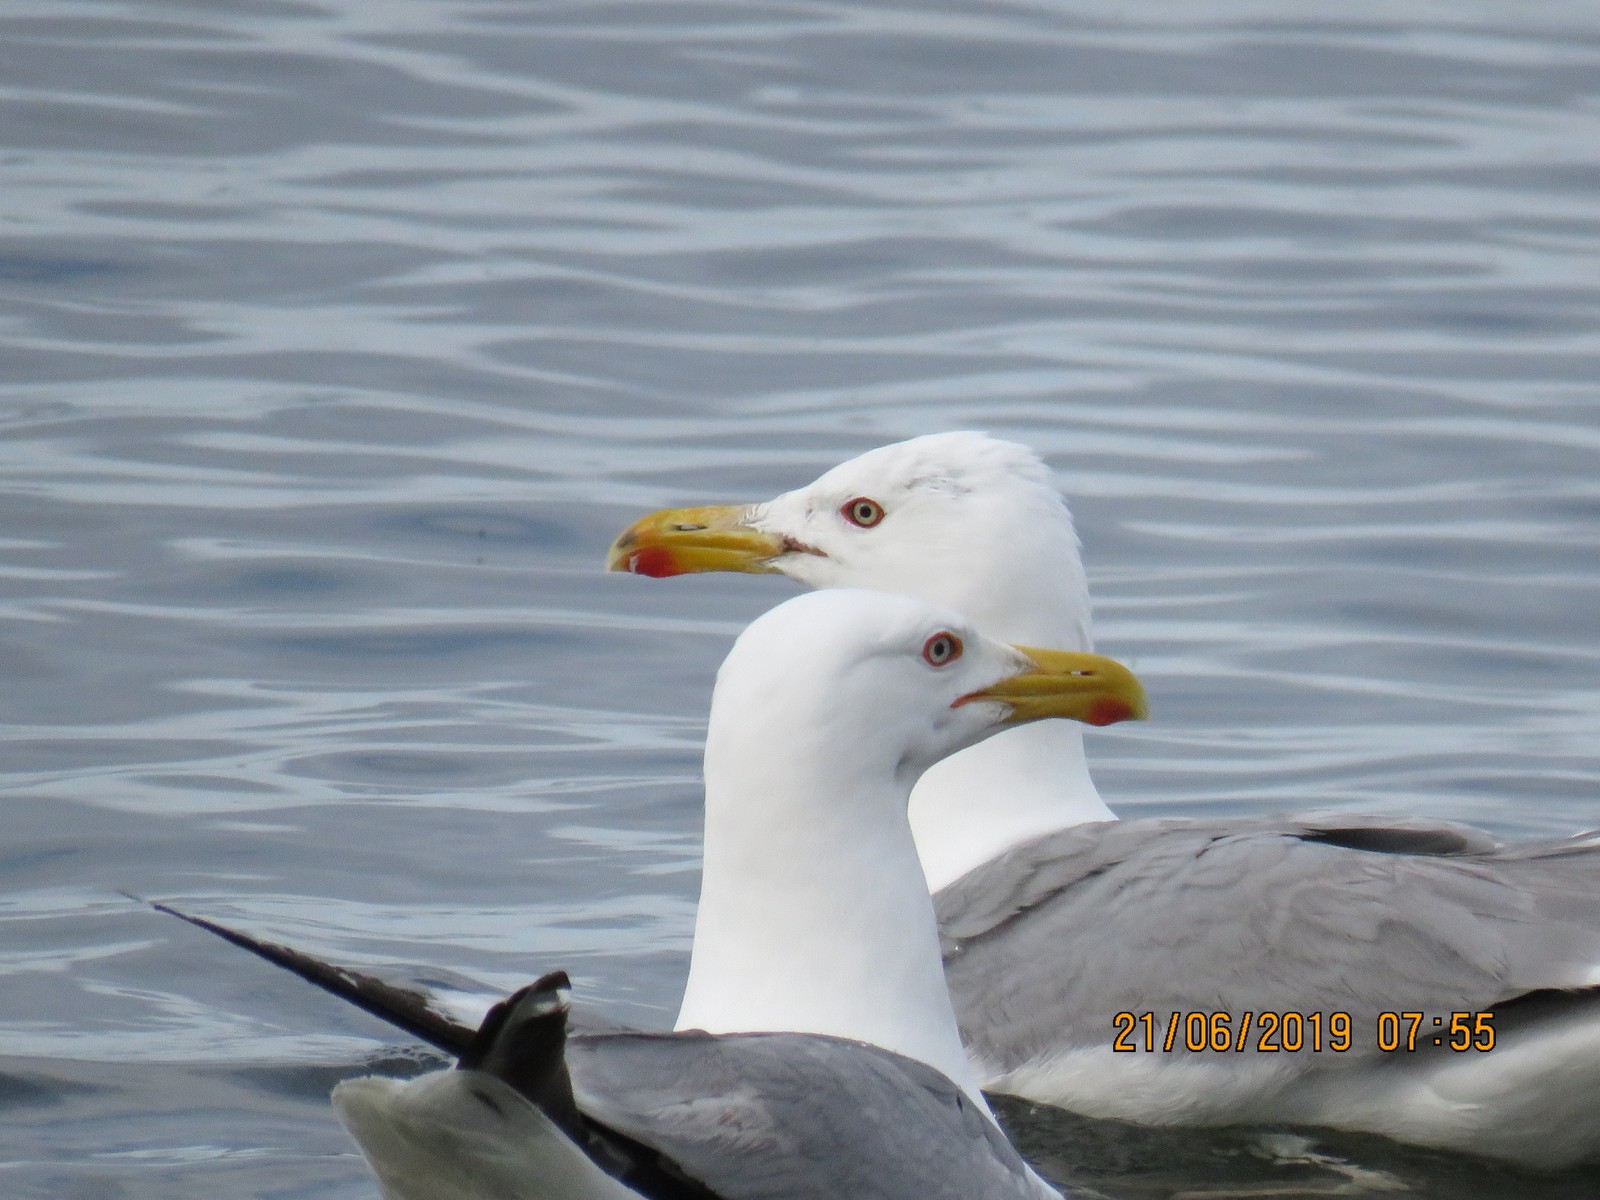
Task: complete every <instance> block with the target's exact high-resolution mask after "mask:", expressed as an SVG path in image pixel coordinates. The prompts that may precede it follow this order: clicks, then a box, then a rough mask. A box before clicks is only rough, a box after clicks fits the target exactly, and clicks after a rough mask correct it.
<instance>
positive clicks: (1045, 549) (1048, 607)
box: [911, 492, 1117, 892]
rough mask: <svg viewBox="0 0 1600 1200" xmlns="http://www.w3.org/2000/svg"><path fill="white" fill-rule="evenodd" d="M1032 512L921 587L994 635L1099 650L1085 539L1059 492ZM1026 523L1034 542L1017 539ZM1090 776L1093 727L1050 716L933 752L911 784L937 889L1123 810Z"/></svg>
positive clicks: (920, 842)
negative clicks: (1013, 851) (1082, 553)
mask: <svg viewBox="0 0 1600 1200" xmlns="http://www.w3.org/2000/svg"><path fill="white" fill-rule="evenodd" d="M1034 503H1035V506H1036V508H1035V514H1034V519H1032V520H1027V521H1019V520H1010V519H1008V520H1007V522H1006V523H1004V524H1002V525H1001V526H998V527H996V528H995V529H993V530H990V531H989V536H988V537H987V538H982V537H975V538H974V539H973V541H974V545H976V546H980V547H987V548H988V549H989V550H991V551H993V553H992V554H990V555H989V556H988V557H986V558H983V557H980V559H978V560H977V561H974V562H969V563H968V564H966V569H965V570H944V571H940V572H939V573H938V574H937V575H935V576H933V577H925V578H924V579H923V582H922V586H919V587H918V588H917V589H915V591H916V593H917V594H918V595H922V596H924V597H926V598H927V599H930V600H933V601H935V602H936V603H940V604H945V605H948V606H949V607H951V608H954V609H955V610H956V611H957V612H959V613H961V614H962V615H963V616H964V617H966V618H967V619H968V620H969V621H971V622H972V623H973V624H974V625H976V626H977V627H978V628H979V629H981V630H983V632H984V633H986V634H988V635H989V636H990V637H994V638H999V639H1000V640H1002V641H1006V642H1012V643H1017V644H1021V645H1026V646H1049V647H1055V648H1057V649H1061V650H1083V651H1090V650H1093V649H1094V639H1093V637H1092V635H1091V633H1090V611H1089V585H1088V581H1087V579H1086V578H1085V576H1084V572H1083V560H1082V559H1081V558H1080V557H1079V555H1078V538H1077V535H1076V533H1074V532H1073V528H1072V520H1071V518H1070V517H1069V516H1068V515H1067V511H1066V508H1065V506H1064V505H1063V504H1062V502H1061V500H1060V498H1059V497H1058V496H1056V495H1055V494H1054V493H1053V492H1042V493H1040V494H1039V495H1037V496H1036V497H1035V500H1034ZM1018 529H1026V530H1028V532H1029V535H1030V538H1031V541H1030V542H1029V543H1028V544H1026V545H1012V544H1010V543H1009V542H1008V540H1007V539H1008V538H1011V537H1015V536H1016V531H1017V530H1018ZM1116 819H1117V814H1116V813H1114V812H1112V811H1111V810H1110V809H1109V808H1107V807H1106V804H1105V801H1103V800H1101V799H1100V793H1099V792H1098V791H1097V790H1096V789H1095V786H1094V780H1093V779H1091V778H1090V777H1089V763H1088V760H1087V759H1086V758H1085V756H1084V751H1083V727H1082V726H1081V725H1075V724H1072V723H1070V722H1067V721H1041V722H1039V723H1037V724H1034V725H1025V726H1022V727H1020V728H1017V729H1008V730H1006V731H1004V732H1003V733H999V734H996V735H995V736H994V737H992V738H990V739H989V740H988V741H986V742H980V743H979V744H978V745H976V746H971V747H969V748H968V749H966V750H962V751H961V752H960V753H958V754H954V755H952V756H951V757H949V758H947V759H945V760H944V761H943V762H940V763H935V764H934V765H933V766H932V767H931V768H930V769H929V770H928V772H927V773H926V774H925V775H923V777H922V779H921V781H920V782H919V783H918V784H917V786H916V789H915V790H914V791H913V792H912V793H911V829H912V832H913V833H914V834H915V836H916V839H917V853H918V855H920V856H921V858H922V866H923V870H924V872H925V873H926V876H927V883H928V889H929V890H930V891H934V892H937V891H939V890H940V889H941V888H943V887H945V886H947V885H948V884H951V883H954V882H955V881H956V880H957V879H959V878H961V876H963V875H965V874H966V873H967V872H968V871H971V870H972V869H973V868H975V867H979V866H981V865H983V864H984V863H986V862H988V861H989V860H991V859H992V858H994V857H995V856H996V855H998V854H1000V853H1001V852H1003V851H1005V850H1009V849H1010V848H1011V847H1013V846H1015V845H1017V844H1018V843H1019V842H1023V841H1026V840H1028V839H1029V838H1033V837H1038V836H1040V835H1041V834H1046V833H1054V832H1055V831H1056V830H1058V829H1066V828H1068V827H1070V826H1073V825H1079V824H1082V823H1083V822H1085V821H1115V820H1116Z"/></svg>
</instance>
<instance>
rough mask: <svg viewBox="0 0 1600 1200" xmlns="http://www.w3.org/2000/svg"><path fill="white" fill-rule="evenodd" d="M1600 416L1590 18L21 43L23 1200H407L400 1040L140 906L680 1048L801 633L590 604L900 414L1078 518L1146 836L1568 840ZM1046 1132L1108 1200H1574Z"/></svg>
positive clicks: (624, 25) (70, 31)
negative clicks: (723, 808) (692, 939)
mask: <svg viewBox="0 0 1600 1200" xmlns="http://www.w3.org/2000/svg"><path fill="white" fill-rule="evenodd" d="M1597 379H1600V8H1596V6H1595V5H1594V4H1593V3H1592V0H1570V2H1561V0H1539V2H1536V3H1528V4H1518V5H1510V4H1494V3H1471V2H1467V0H1459V2H1455V3H1427V2H1418V3H1410V4H1395V3H1389V2H1382V3H1380V2H1377V0H1350V2H1347V3H1343V4H1339V5H1331V6H1330V5H1312V4H1309V3H1297V2H1295V0H1257V2H1249V0H1238V2H1233V3H1229V2H1225V0H1196V2H1195V3H1190V4H1185V5H1182V6H1177V5H1155V4H1151V5H1133V4H1127V3H1111V2H1109V0H1106V2H1102V3H1092V2H1085V3H1056V2H1052V0H1034V2H1031V3H1029V2H1025V0H1015V2H1010V3H985V2H982V0H960V2H950V3H931V2H927V0H919V3H916V4H907V5H905V6H903V7H891V6H888V5H877V4H866V3H825V2H821V0H783V2H772V0H720V2H715V3H697V4H689V3H684V4H678V3H669V2H664V0H657V2H648V3H646V2H639V3H618V4H608V3H599V2H581V0H580V2H574V3H569V4H553V3H522V2H510V0H499V2H481V3H466V2H458V0H387V2H385V3H381V4H379V3H367V2H365V0H296V2H290V0H228V2H222V0H186V2H180V0H171V2H168V3H160V2H157V0H123V2H117V0H10V2H9V3H8V4H6V5H5V7H4V10H3V12H0V488H3V493H0V577H3V579H4V587H3V589H0V685H3V686H0V720H3V721H4V728H3V737H4V746H3V758H0V786H3V787H4V790H5V797H4V802H3V809H0V1055H3V1056H4V1057H3V1060H0V1129H3V1130H4V1135H3V1137H0V1194H3V1195H6V1196H24V1197H50V1198H52V1200H98V1198H101V1197H107V1198H113V1200H190V1198H193V1200H201V1198H204V1200H215V1198H216V1197H219V1196H228V1197H245V1196H248V1197H277V1198H291V1197H292V1198H296V1200H336V1198H345V1197H371V1196H372V1195H373V1194H374V1189H373V1187H372V1185H371V1183H370V1182H369V1180H368V1177H367V1175H366V1172H365V1170H364V1168H363V1166H362V1164H361V1162H360V1160H359V1158H357V1157H356V1156H355V1155H354V1152H353V1149H352V1148H351V1146H350V1144H349V1143H348V1142H347V1141H346V1139H345V1137H344V1135H343V1133H342V1132H341V1131H340V1130H339V1129H338V1127H337V1126H336V1125H335V1123H334V1122H333V1120H332V1117H331V1115H330V1113H329V1111H328V1108H327V1104H326V1095H327V1091H328V1089H329V1087H330V1086H331V1085H332V1083H333V1082H334V1081H335V1080H336V1079H337V1078H339V1077H340V1076H342V1075H345V1074H350V1073H353V1072H355V1071H357V1070H359V1069H361V1067H362V1065H363V1064H365V1063H367V1062H368V1061H369V1060H371V1059H373V1058H375V1057H381V1056H383V1055H385V1054H388V1053H392V1051H393V1047H394V1046H395V1045H396V1042H395V1041H394V1040H392V1039H389V1038H386V1037H385V1036H384V1033H383V1031H382V1030H381V1029H380V1028H378V1027H376V1026H375V1025H374V1024H373V1023H372V1022H370V1021H368V1020H367V1019H365V1018H363V1017H361V1016H359V1015H357V1014H353V1013H348V1012H345V1011H342V1010H341V1009H340V1008H339V1007H337V1006H336V1005H334V1004H333V1003H332V1002H330V1001H328V1000H326V999H325V998H323V997H321V996H319V995H318V994H316V993H314V992H312V991H311V990H310V989H309V988H306V987H305V986H304V985H302V984H300V983H298V982H297V981H295V980H292V979H288V978H280V977H278V976H276V975H274V974H273V973H272V972H271V971H270V970H268V969H267V968H265V967H261V966H258V965H256V964H254V963H252V962H250V961H247V960H245V959H243V957H242V956H240V955H238V954H237V953H236V952H233V951H231V950H230V949H229V948H227V947H225V946H223V945H221V944H220V943H216V942H214V941H212V940H210V939H207V938H206V937H204V936H203V935H201V934H199V933H197V932H195V931H192V930H188V929H186V928H184V927H181V926H177V925H176V923H174V922H171V921H170V920H167V919H165V918H162V917H160V916H159V915H157V914H154V913H151V912H149V911H146V910H144V909H141V908H140V907H138V906H137V905H135V904H133V903H131V902H130V901H128V900H126V899H124V898H122V897H121V896H120V895H118V892H117V889H128V890H130V891H133V892H136V893H140V894H143V895H149V896H157V897H163V898H168V899H173V900H177V901H181V902H183V903H185V904H186V905H188V906H189V907H191V908H193V909H196V910H198V911H201V912H204V913H206V914H209V915H212V916H215V917H219V918H223V919H229V920H233V921H235V922H237V923H239V924H242V925H244V926H246V927H248V928H250V929H252V930H255V931H257V932H259V933H262V934H264V935H267V936H271V937H276V938H280V939H283V940H287V941H291V942H294V943H296V944H298V945H301V946H303V947H305V948H307V949H310V950H313V951H317V952H321V953H324V954H327V955H330V956H334V957H336V958H338V959H340V960H341V961H345V962H349V963H353V964H363V963H372V964H376V963H396V962H400V963H425V964H435V965H438V966H442V967H447V968H453V969H456V970H459V971H463V972H467V973H469V974H472V975H476V976H478V977H480V978H484V979H486V980H489V981H491V982H494V983H497V984H502V985H507V986H509V985H512V984H516V983H520V982H522V981H525V980H526V979H527V978H529V977H530V976H531V975H532V974H534V973H536V972H538V971H541V970H544V969H547V968H550V967H554V966H565V967H567V968H569V969H570V970H571V971H572V972H573V973H574V975H575V976H576V978H577V980H578V984H579V1001H580V1003H581V1004H583V1005H585V1006H588V1007H591V1008H593V1009H598V1010H601V1011H604V1012H606V1013H608V1014H610V1015H613V1016H617V1017H621V1018H624V1019H628V1020H632V1021H637V1022H642V1023H646V1024H651V1025H656V1024H662V1023H664V1022H666V1021H667V1020H669V1019H670V1016H671V1014H672V1012H673V1009H674V1007H675V999H676V994H677V989H678V986H679V983H680V980H681V977H682V973H683V970H684V965H685V951H686V947H687V941H688V936H689V931H690V927H691V922H692V915H693V900H694V896H695V891H696V868H697V861H696V860H697V844H698V842H697V830H698V817H697V812H696V803H697V790H696V773H697V748H698V743H699V739H700V735H701V730H702V727H703V714H704V710H705V706H706V701H707V696H708V691H709V685H710V681H711V676H712V672H713V670H714V669H715V666H716V663H717V662H718V661H719V659H720V657H721V655H722V653H723V652H724V650H725V648H726V646H727V644H728V642H729V639H730V638H731V637H732V635H733V634H734V633H736V632H737V630H738V629H739V628H740V627H741V626H742V624H743V623H744V622H745V621H747V620H748V619H749V618H750V617H751V616H752V615H753V614H755V613H756V612H758V611H760V610H761V609H763V608H764V607H766V606H769V605H771V604H772V603H774V602H776V601H777V600H778V599H780V598H782V597H784V596H786V595H788V594H790V590H791V589H790V588H789V587H788V585H786V584H784V583H783V582H782V581H780V580H776V579H770V578H750V577H726V576H722V577H704V578H688V579H680V580H673V581H670V582H666V583H655V582H652V581H648V580H642V579H637V578H631V577H624V576H616V575H611V576H608V575H605V574H602V573H601V571H600V569H599V564H600V560H601V556H602V554H603V552H604V549H605V547H606V545H607V543H608V542H609V540H610V538H611V537H612V535H613V534H614V533H615V532H616V531H617V530H618V529H619V528H620V527H621V526H622V525H623V524H625V523H626V522H627V521H629V520H631V519H632V517H634V516H636V515H638V514H639V513H640V512H641V511H643V510H645V509H648V508H653V507H657V506H660V505H662V504H666V503H673V502H677V503H688V502H693V501H714V500H732V499H739V498H759V497H763V496H766V495H770V494H772V493H773V492H775V491H777V490H780V489H783V488H787V487H791V486H794V485H797V484H800V483H802V482H805V481H806V480H808V479H810V478H811V477H813V476H814V475H815V474H816V473H817V472H819V471H820V470H822V469H823V468H824V467H826V466H828V465H829V464H831V463H833V462H835V461H837V460H839V459H841V458H844V457H846V456H848V455H850V454H853V453H855V452H858V451H860V450H862V449H865V448H867V447H870V446H872V445H876V444H879V443H882V442H886V441H890V440H894V439H897V438H900V437H904V436H908V435H912V434H916V433H922V432H928V431H932V430H938V429H947V428H962V427H978V428H984V429H988V430H991V431H993V432H995V433H998V434H1002V435H1006V436H1011V437H1015V438H1018V439H1021V440H1024V441H1027V442H1030V443H1032V444H1033V445H1034V446H1036V447H1037V448H1039V449H1040V450H1041V451H1042V452H1044V453H1045V454H1046V455H1047V456H1048V458H1049V460H1050V462H1051V464H1052V465H1053V467H1055V468H1056V470H1057V471H1058V475H1059V480H1060V483H1061V485H1062V487H1063V489H1064V490H1065V491H1066V492H1067V493H1068V494H1069V495H1070V497H1071V498H1072V500H1073V503H1074V505H1075V508H1076V511H1077V514H1078V518H1079V525H1080V529H1081V532H1082V534H1083V538H1084V541H1085V545H1086V552H1087V555H1088V560H1089V565H1090V574H1091V579H1092V582H1093V585H1094V589H1095V593H1096V596H1097V601H1098V610H1097V611H1098V632H1099V639H1100V646H1101V648H1102V649H1104V650H1106V651H1107V652H1109V653H1113V654H1116V655H1118V656H1119V657H1122V658H1124V659H1126V660H1128V661H1129V662H1131V663H1132V664H1133V665H1134V666H1135V667H1136V668H1137V669H1138V670H1139V671H1140V672H1141V674H1142V675H1143V676H1144V678H1145V679H1146V681H1147V683H1148V685H1149V688H1150V692H1151V696H1152V702H1153V707H1154V714H1155V718H1156V719H1155V720H1153V721H1152V722H1151V723H1150V724H1149V725H1148V726H1142V727H1139V728H1131V729H1117V730H1111V731H1107V732H1105V733H1104V734H1103V735H1097V736H1096V737H1095V738H1094V744H1093V753H1094V763H1095V769H1096V775H1097V777H1098V779H1099V780H1100V783H1101V789H1102V791H1103V793H1104V794H1105V795H1106V796H1107V797H1108V798H1109V799H1110V800H1111V801H1112V803H1113V804H1115V805H1116V806H1117V807H1118V808H1120V809H1121V811H1123V812H1124V813H1126V814H1133V815H1152V814H1166V813H1195V814H1198V813H1237V812H1246V811H1255V810H1257V809H1258V808H1265V807H1271V806H1297V807H1307V806H1313V805H1315V806H1327V805H1343V806H1351V807H1359V808H1365V809H1385V810H1394V811H1407V812H1416V813H1421V814H1426V815H1429V816H1436V817H1449V818H1455V819H1461V820H1467V821H1471V822H1476V823H1479V824H1482V825H1484V826H1486V827H1488V828H1490V829H1492V830H1493V831H1495V832H1496V833H1498V834H1502V835H1507V836H1516V835H1522V834H1535V833H1559V832H1566V831H1571V830H1574V829H1578V828H1584V827H1589V826H1595V825H1600V795H1597V792H1600V786H1597V785H1600V749H1597V734H1600V652H1597V649H1596V645H1597V641H1600V638H1597V634H1600V604H1597V602H1596V599H1597V598H1596V589H1597V585H1600V566H1597V563H1596V551H1597V547H1600V400H1597V389H1600V384H1597ZM1019 1121H1020V1123H1021V1126H1022V1128H1021V1130H1020V1133H1021V1135H1022V1136H1023V1139H1024V1141H1025V1143H1027V1144H1028V1145H1029V1146H1030V1147H1031V1148H1033V1149H1034V1150H1036V1151H1038V1152H1041V1153H1044V1154H1045V1155H1046V1159H1045V1161H1046V1165H1047V1166H1048V1168H1049V1169H1050V1170H1052V1171H1053V1173H1054V1174H1055V1175H1056V1176H1057V1177H1058V1178H1062V1179H1064V1180H1067V1181H1069V1182H1078V1183H1084V1182H1088V1183H1092V1184H1093V1185H1094V1186H1096V1187H1098V1188H1099V1189H1101V1190H1102V1191H1103V1192H1104V1193H1105V1194H1107V1195H1111V1196H1116V1197H1152V1198H1153V1197H1158V1196H1160V1197H1168V1196H1174V1195H1187V1196H1195V1195H1207V1194H1213V1193H1214V1192H1215V1190H1216V1189H1219V1188H1220V1189H1229V1188H1238V1189H1244V1188H1251V1187H1254V1188H1260V1187H1271V1186H1280V1187H1299V1186H1300V1185H1301V1184H1302V1183H1303V1184H1304V1185H1305V1186H1307V1187H1331V1186H1335V1185H1340V1184H1341V1183H1342V1185H1343V1186H1345V1187H1347V1189H1349V1190H1347V1191H1346V1192H1345V1193H1342V1194H1352V1195H1379V1194H1390V1193H1388V1192H1385V1191H1384V1190H1383V1189H1384V1188H1386V1187H1389V1186H1390V1185H1404V1186H1407V1187H1409V1188H1410V1189H1411V1194H1417V1195H1437V1196H1440V1197H1460V1196H1484V1197H1488V1196H1495V1197H1499V1196H1525V1197H1535V1196H1537V1197H1558V1196H1573V1197H1577V1196H1592V1195H1594V1194H1595V1192H1596V1190H1597V1188H1600V1181H1597V1179H1596V1178H1595V1176H1593V1175H1588V1176H1581V1175H1573V1176H1568V1177H1564V1178H1562V1179H1558V1180H1531V1179H1523V1178H1520V1177H1517V1176H1514V1175H1510V1174H1503V1173H1497V1172H1493V1171H1487V1170H1485V1169H1483V1168H1482V1167H1481V1166H1480V1165H1478V1164H1470V1163H1461V1162H1457V1161H1452V1160H1450V1159H1447V1158H1444V1157H1441V1156H1434V1155H1427V1154H1421V1153H1410V1152H1403V1151H1398V1150H1396V1149H1394V1148H1392V1147H1389V1146H1387V1145H1385V1144H1383V1143H1381V1142H1366V1141H1360V1140H1350V1139H1345V1140H1338V1139H1323V1140H1320V1141H1318V1142H1317V1143H1316V1144H1315V1145H1314V1146H1312V1147H1310V1148H1309V1149H1307V1150H1306V1154H1307V1155H1309V1156H1310V1157H1307V1158H1306V1161H1305V1162H1304V1163H1303V1164H1301V1165H1300V1166H1288V1165H1279V1164H1274V1163H1272V1162H1270V1161H1268V1160H1266V1159H1264V1158H1262V1157H1261V1153H1262V1145H1261V1143H1260V1142H1258V1141H1257V1140H1255V1139H1254V1137H1253V1136H1246V1135H1234V1134H1221V1133H1200V1134H1179V1135H1160V1136H1156V1135H1141V1134H1137V1133H1133V1132H1130V1131H1127V1130H1123V1129H1121V1128H1120V1127H1116V1126H1109V1125H1093V1124H1089V1125H1084V1126H1083V1127H1081V1128H1076V1127H1073V1126H1071V1125H1070V1124H1068V1125H1056V1124H1052V1123H1050V1122H1048V1121H1043V1120H1042V1119H1040V1118H1037V1117H1035V1116H1030V1115H1028V1114H1026V1113H1023V1114H1020V1116H1019ZM1279 1149H1280V1150H1281V1149H1282V1145H1281V1144H1280V1146H1279ZM1317 1154H1326V1155H1329V1156H1332V1157H1334V1158H1336V1159H1337V1160H1338V1161H1337V1163H1335V1164H1334V1165H1332V1166H1330V1165H1327V1164H1324V1163H1322V1162H1320V1161H1319V1160H1317V1159H1316V1158H1315V1155H1317ZM1335 1166H1336V1167H1337V1170H1336V1169H1335ZM1341 1172H1342V1173H1341ZM1248 1194H1261V1193H1259V1192H1256V1193H1248ZM1272 1194H1274V1195H1278V1194H1283V1193H1280V1192H1273V1193H1272ZM1295 1194H1299V1193H1295ZM1305 1194H1312V1193H1309V1192H1308V1193H1305ZM1318 1194H1325V1193H1318Z"/></svg>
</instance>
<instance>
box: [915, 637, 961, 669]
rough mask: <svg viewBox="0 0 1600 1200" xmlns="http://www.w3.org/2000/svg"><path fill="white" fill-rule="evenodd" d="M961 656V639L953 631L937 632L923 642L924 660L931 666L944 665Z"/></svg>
mask: <svg viewBox="0 0 1600 1200" xmlns="http://www.w3.org/2000/svg"><path fill="white" fill-rule="evenodd" d="M960 657H961V639H960V638H958V637H957V636H956V635H955V634H953V633H936V634H934V635H933V636H932V637H931V638H929V639H928V640H927V641H925V642H923V643H922V660H923V661H924V662H926V663H927V664H928V665H929V666H930V667H942V666H944V665H945V664H946V663H952V662H955V660H956V659H958V658H960Z"/></svg>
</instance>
